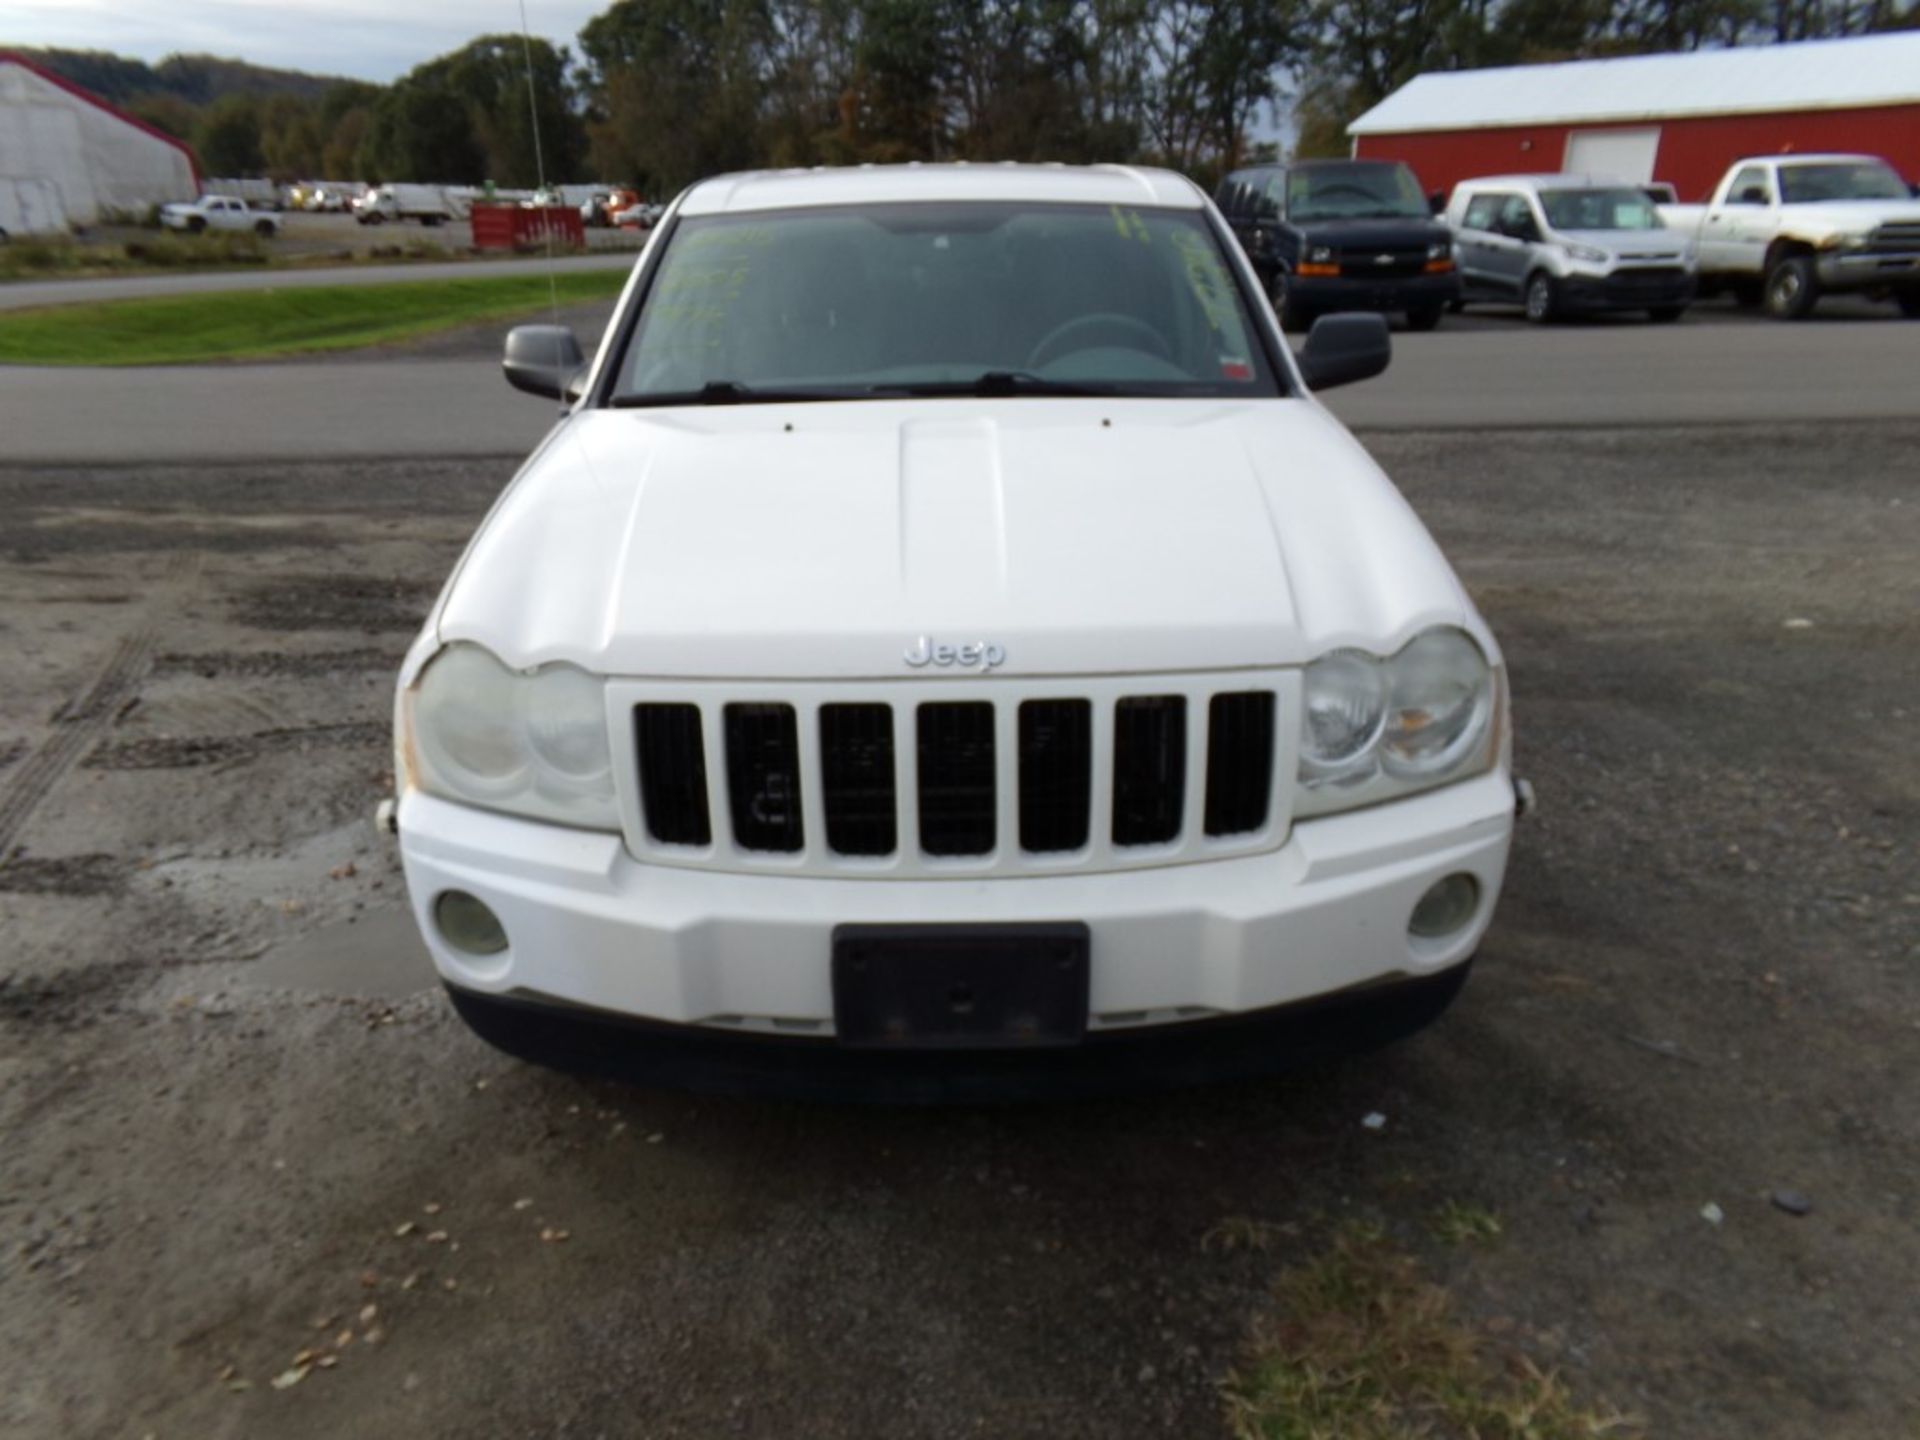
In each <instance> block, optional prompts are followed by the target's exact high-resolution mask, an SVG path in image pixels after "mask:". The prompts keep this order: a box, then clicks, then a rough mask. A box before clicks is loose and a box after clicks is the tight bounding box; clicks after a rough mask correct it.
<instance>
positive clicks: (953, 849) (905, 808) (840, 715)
mask: <svg viewBox="0 0 1920 1440" xmlns="http://www.w3.org/2000/svg"><path fill="white" fill-rule="evenodd" d="M610 691H611V696H612V700H613V703H614V704H615V705H616V706H617V707H619V710H620V712H621V713H626V714H630V715H631V717H632V718H631V721H630V723H631V725H632V727H633V743H632V744H631V745H629V746H626V747H622V752H617V753H619V754H620V758H619V762H618V764H617V768H618V769H619V771H620V774H619V780H620V785H621V791H622V795H621V804H622V810H623V818H624V822H625V830H626V834H627V843H628V848H629V849H630V850H632V851H633V852H634V853H635V854H636V855H638V856H640V857H641V858H643V859H646V860H649V861H654V862H658V863H663V864H676V865H687V866H696V867H707V868H714V869H723V870H736V871H745V872H752V871H767V870H774V871H796V870H797V871H801V872H804V873H820V874H842V875H847V874H853V875H862V874H864V875H874V876H939V875H948V874H966V875H978V874H1035V873H1046V872H1049V871H1104V870H1120V869H1129V868H1136V867H1139V866H1144V865H1164V864H1177V863H1182V862H1186V861H1194V860H1204V859H1210V858H1215V857H1221V856H1228V855H1233V854H1244V853H1248V852H1251V851H1257V850H1261V849H1270V848H1272V847H1273V846H1275V845H1277V844H1279V843H1280V842H1281V841H1282V840H1283V839H1284V838H1285V830H1286V820H1287V813H1286V806H1285V804H1284V796H1283V794H1282V791H1281V782H1282V780H1283V778H1284V777H1290V776H1291V775H1292V773H1293V768H1294V735H1293V731H1294V730H1295V728H1296V726H1295V725H1294V724H1293V723H1292V722H1291V719H1290V717H1292V716H1294V715H1295V714H1296V713H1297V709H1298V677H1297V675H1296V674H1295V673H1294V672H1291V671H1260V672H1245V671H1242V672H1234V673H1228V674H1221V675H1203V676H1196V675H1176V676H1166V677H1160V678H1158V679H1146V678H1139V677H1131V678H1114V679H1087V678H1075V679H1072V680H1069V681H1064V682H1063V681H1050V682H1049V681H1038V680H1021V679H1015V678H1000V677H995V678H993V679H991V680H981V679H971V678H970V679H967V680H958V679H956V680H952V681H930V682H907V683H902V684H897V685H888V684H881V683H873V682H860V683H854V684H832V685H828V684H820V685H807V684H794V685H774V684H766V683H758V682H756V683H741V684H738V685H729V684H727V683H725V682H718V681H716V682H683V683H674V684H670V685H669V684H660V685H656V684H650V683H646V682H639V681H616V682H614V684H613V685H612V686H611V687H610Z"/></svg>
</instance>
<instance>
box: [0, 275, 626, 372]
mask: <svg viewBox="0 0 1920 1440" xmlns="http://www.w3.org/2000/svg"><path fill="white" fill-rule="evenodd" d="M626 279H627V276H626V272H625V271H624V270H587V271H579V272H575V273H572V274H569V273H566V272H564V271H563V272H562V273H560V274H559V275H557V276H556V277H555V280H554V284H555V286H556V288H557V289H558V292H559V300H560V303H561V304H562V305H577V304H581V303H584V302H587V301H592V300H599V299H606V298H610V297H611V296H614V295H616V294H618V293H619V291H620V287H621V286H622V285H624V284H625V283H626ZM548 295H549V292H548V288H547V276H546V275H544V274H526V275H500V276H485V277H479V278H475V279H470V280H469V279H459V280H418V281H416V280H403V281H396V282H392V283H388V284H381V285H311V286H299V285H293V286H288V287H287V288H285V289H272V290H226V291H213V292H202V293H199V294H194V295H168V296H163V297H153V298H149V299H140V300H110V301H102V302H99V303H95V304H89V303H80V304H74V305H50V306H46V307H44V308H37V309H31V310H10V311H0V364H9V365H177V364H186V363H190V362H193V361H203V360H247V359H257V358H260V357H262V356H268V355H292V354H298V353H302V352H307V351H315V350H351V349H357V348H359V347H361V346H366V345H380V344H387V343H391V342H393V341H396V340H408V339H412V338H414V337H415V336H420V335H430V334H432V333H434V332H435V331H439V330H452V329H455V328H457V327H459V326H462V325H471V324H475V323H478V322H480V321H486V320H504V319H509V318H512V317H515V316H521V315H528V316H537V315H538V314H540V313H541V312H542V311H544V310H546V309H547V306H548Z"/></svg>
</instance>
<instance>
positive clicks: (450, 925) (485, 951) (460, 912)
mask: <svg viewBox="0 0 1920 1440" xmlns="http://www.w3.org/2000/svg"><path fill="white" fill-rule="evenodd" d="M1423 903H1424V902H1423ZM433 923H434V924H435V925H437V926H439V927H440V935H441V938H442V939H444V940H445V941H446V942H447V943H448V944H449V945H451V946H453V948H454V949H456V950H464V951H466V952H467V953H468V954H469V955H498V954H499V953H500V952H501V951H502V950H504V949H506V948H507V932H506V931H505V930H504V929H502V928H501V925H500V917H499V916H498V915H496V914H494V913H493V911H492V910H490V909H489V908H487V903H486V902H485V901H484V900H482V899H480V897H479V896H477V895H469V894H468V893H467V892H466V891H464V890H443V891H441V892H440V898H439V899H437V900H435V901H434V902H433Z"/></svg>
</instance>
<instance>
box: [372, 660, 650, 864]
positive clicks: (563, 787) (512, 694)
mask: <svg viewBox="0 0 1920 1440" xmlns="http://www.w3.org/2000/svg"><path fill="white" fill-rule="evenodd" d="M407 700H408V703H407V705H406V707H405V713H406V715H407V717H408V724H409V728H410V731H411V739H412V741H413V744H412V745H411V746H410V747H409V749H410V753H412V754H413V755H414V756H415V757H416V758H417V760H418V762H419V766H418V776H417V778H418V780H419V782H420V788H421V789H423V790H426V791H428V792H429V793H431V794H434V795H440V796H443V797H444V798H446V799H449V800H461V801H465V802H466V803H468V804H471V805H482V806H485V807H486V808H488V809H490V810H504V811H507V812H509V813H511V814H515V815H526V816H529V817H531V818H533V819H536V820H553V821H557V822H559V823H560V824H562V825H579V826H583V827H585V828H588V829H594V830H618V829H619V828H620V818H619V812H618V810H617V808H616V806H615V804H614V795H613V757H612V754H611V752H610V751H609V749H608V744H607V712H606V702H605V698H604V689H603V687H602V684H601V682H600V681H599V680H597V679H595V678H594V677H593V676H591V675H589V674H587V673H586V672H585V671H584V670H576V669H575V668H574V667H573V666H571V665H548V666H545V667H543V668H542V669H539V670H536V671H534V672H532V673H531V674H523V673H520V672H518V671H514V670H509V669H508V668H507V667H506V666H505V665H502V664H501V663H500V662H499V661H498V660H496V659H495V658H494V657H493V656H492V655H490V654H488V653H487V652H486V651H485V650H482V649H481V648H480V647H479V646H477V645H450V646H448V647H447V648H446V649H445V650H443V651H441V652H440V653H439V654H438V655H436V656H435V657H434V658H433V659H432V660H431V661H430V662H429V663H428V665H427V668H426V671H425V672H424V673H423V674H422V675H421V677H420V679H419V682H418V683H417V684H416V685H415V687H414V689H413V691H412V693H411V694H410V695H409V696H408V697H407Z"/></svg>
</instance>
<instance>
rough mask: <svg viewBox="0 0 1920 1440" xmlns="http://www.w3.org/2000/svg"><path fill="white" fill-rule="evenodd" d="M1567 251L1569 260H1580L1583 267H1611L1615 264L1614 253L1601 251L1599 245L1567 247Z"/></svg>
mask: <svg viewBox="0 0 1920 1440" xmlns="http://www.w3.org/2000/svg"><path fill="white" fill-rule="evenodd" d="M1566 250H1567V258H1568V259H1569V260H1578V261H1579V262H1580V263H1581V264H1582V265H1610V264H1612V263H1613V255H1612V253H1611V252H1610V251H1606V250H1602V249H1600V247H1599V246H1597V245H1569V246H1567V247H1566Z"/></svg>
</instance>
